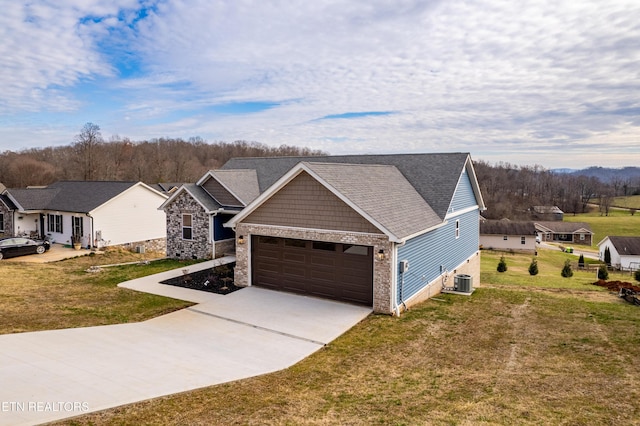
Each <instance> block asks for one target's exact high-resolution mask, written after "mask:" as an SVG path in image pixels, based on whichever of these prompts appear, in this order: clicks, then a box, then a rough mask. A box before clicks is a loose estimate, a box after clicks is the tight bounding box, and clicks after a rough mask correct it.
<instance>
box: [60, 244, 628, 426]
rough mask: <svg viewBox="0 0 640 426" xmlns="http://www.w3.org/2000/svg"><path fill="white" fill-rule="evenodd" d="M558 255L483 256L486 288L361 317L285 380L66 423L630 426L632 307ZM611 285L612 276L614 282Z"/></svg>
mask: <svg viewBox="0 0 640 426" xmlns="http://www.w3.org/2000/svg"><path fill="white" fill-rule="evenodd" d="M564 256H566V255H565V254H563V253H559V252H558V253H556V252H553V251H550V252H546V251H543V252H541V254H540V256H539V258H538V262H539V267H540V271H541V273H540V274H539V276H537V277H530V276H529V275H528V273H527V269H526V266H527V265H528V264H529V262H530V260H531V258H530V257H529V256H526V255H510V256H509V258H508V260H507V261H508V264H509V270H508V271H507V272H505V273H504V275H500V276H498V275H497V274H498V273H497V272H495V273H494V271H495V269H496V266H497V262H498V259H499V254H497V253H490V252H483V261H482V271H483V279H482V281H483V286H481V287H480V288H478V289H477V290H476V292H475V293H474V294H473V295H472V296H471V297H464V296H454V295H440V296H438V297H436V298H433V299H431V300H429V301H426V302H425V303H423V304H421V305H420V306H418V307H415V308H412V309H411V310H410V311H409V312H407V313H406V314H404V315H403V316H402V317H401V318H395V317H389V316H383V315H372V316H370V317H368V318H367V319H365V320H364V321H363V322H361V323H360V324H359V325H358V326H356V327H354V328H353V329H352V330H350V331H349V332H348V333H346V334H345V335H343V336H342V337H340V338H338V339H337V340H335V341H334V342H332V343H331V344H329V345H327V346H326V347H325V348H323V349H322V350H320V351H319V352H317V353H316V354H314V355H313V356H311V357H309V358H307V359H305V360H304V361H302V362H300V363H299V364H297V365H295V366H293V367H292V368H290V369H287V370H285V371H280V372H277V373H273V374H269V375H265V376H261V377H255V378H252V379H248V380H243V381H239V382H234V383H227V384H222V385H219V386H213V387H209V388H205V389H201V390H196V391H192V392H186V393H183V394H178V395H172V396H168V397H164V398H158V399H154V400H150V401H145V402H141V403H137V404H132V405H128V406H124V407H120V408H117V409H113V410H108V411H104V412H100V413H93V414H89V415H86V416H83V417H79V418H76V419H71V420H68V421H66V422H62V424H72V425H85V424H92V425H103V424H108V425H138V424H150V425H166V424H169V425H211V424H221V425H265V424H269V425H301V424H303V425H512V424H517V425H634V424H635V425H637V424H640V309H639V308H638V307H635V306H632V305H630V304H627V303H625V302H623V301H621V299H619V298H618V297H616V296H615V295H613V294H610V293H607V292H606V291H604V290H602V289H601V288H598V287H595V286H593V285H591V284H590V282H591V281H592V280H591V278H590V277H589V276H586V275H582V274H584V273H582V272H576V274H575V275H574V276H573V277H572V278H562V277H561V276H560V270H561V268H562V264H563V260H564ZM613 278H614V279H615V278H616V277H613Z"/></svg>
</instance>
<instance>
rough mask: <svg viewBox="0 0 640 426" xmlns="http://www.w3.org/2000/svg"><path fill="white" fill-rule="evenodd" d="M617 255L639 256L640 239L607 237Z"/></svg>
mask: <svg viewBox="0 0 640 426" xmlns="http://www.w3.org/2000/svg"><path fill="white" fill-rule="evenodd" d="M609 240H610V241H611V244H613V246H614V247H615V248H616V251H617V252H618V254H621V255H623V256H640V237H609Z"/></svg>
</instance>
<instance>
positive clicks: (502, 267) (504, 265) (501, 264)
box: [498, 256, 507, 272]
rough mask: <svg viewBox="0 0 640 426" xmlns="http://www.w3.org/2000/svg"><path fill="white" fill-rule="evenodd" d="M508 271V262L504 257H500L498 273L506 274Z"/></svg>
mask: <svg viewBox="0 0 640 426" xmlns="http://www.w3.org/2000/svg"><path fill="white" fill-rule="evenodd" d="M506 270H507V261H506V260H504V256H500V262H498V272H505V271H506Z"/></svg>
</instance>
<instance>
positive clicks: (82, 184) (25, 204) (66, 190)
mask: <svg viewBox="0 0 640 426" xmlns="http://www.w3.org/2000/svg"><path fill="white" fill-rule="evenodd" d="M136 184H137V182H97V181H90V182H87V181H60V182H56V183H53V184H51V185H49V186H48V187H46V188H29V189H9V190H7V191H8V193H9V194H10V195H11V197H13V198H14V199H15V200H16V201H17V202H18V204H19V205H20V207H21V208H23V209H25V210H57V211H66V212H77V213H89V212H91V211H92V210H94V209H95V208H97V207H99V206H101V205H102V204H104V203H106V202H107V201H109V200H110V199H112V198H113V197H115V196H117V195H118V194H121V193H122V192H124V191H126V190H127V189H129V188H131V187H132V186H134V185H136Z"/></svg>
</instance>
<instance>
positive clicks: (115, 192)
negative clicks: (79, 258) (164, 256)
mask: <svg viewBox="0 0 640 426" xmlns="http://www.w3.org/2000/svg"><path fill="white" fill-rule="evenodd" d="M166 199H167V196H166V195H164V194H162V193H161V192H159V191H157V190H155V189H153V188H151V187H150V186H148V185H146V184H144V183H142V182H112V181H60V182H56V183H53V184H51V185H49V186H46V187H30V188H26V189H6V190H5V191H4V192H3V193H2V195H0V222H1V224H0V225H1V228H0V233H3V234H4V235H5V236H15V235H26V236H31V237H35V238H44V237H45V236H49V237H50V238H52V239H53V240H54V241H55V242H56V243H61V244H70V243H71V242H72V241H73V240H72V237H73V236H77V238H78V239H80V241H81V243H82V246H83V247H103V246H107V245H111V246H114V245H125V246H126V245H134V244H135V245H136V246H148V248H154V249H163V248H164V246H165V245H166V216H165V214H164V212H163V211H161V210H158V206H159V205H161V204H162V203H163V202H164V201H165V200H166Z"/></svg>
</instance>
